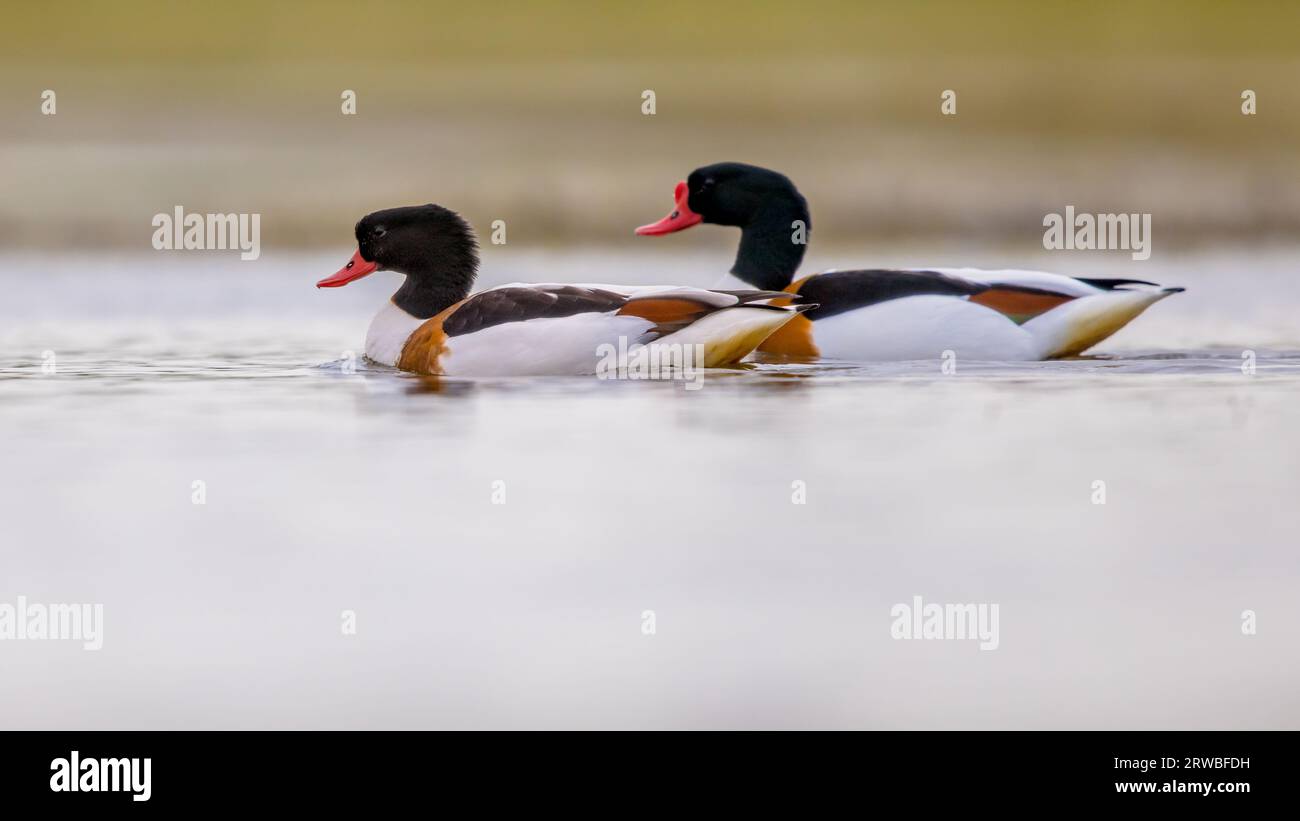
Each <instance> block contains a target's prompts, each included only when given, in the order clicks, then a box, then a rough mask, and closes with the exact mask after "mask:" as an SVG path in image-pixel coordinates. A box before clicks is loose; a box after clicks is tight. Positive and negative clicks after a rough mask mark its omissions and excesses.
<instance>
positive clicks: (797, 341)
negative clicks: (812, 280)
mask: <svg viewBox="0 0 1300 821" xmlns="http://www.w3.org/2000/svg"><path fill="white" fill-rule="evenodd" d="M807 281H808V277H804V278H803V279H799V280H795V281H794V282H791V283H790V284H789V285H787V286H786V287H785V290H787V291H789V292H790V293H792V294H797V293H799V289H800V288H801V287H802V286H803V284H804V283H805V282H807ZM792 301H793V300H789V299H774V300H772V301H771V302H769V303H768V304H769V305H781V306H785V305H789V304H790V303H791V302H792ZM758 349H759V350H760V351H762V352H763V353H770V354H778V355H780V356H809V357H815V356H820V355H821V351H820V350H818V348H817V343H815V342H813V323H812V320H811V319H809V318H808V317H806V316H804V315H803V314H799V315H798V316H796V317H795V318H794V319H792V320H790V321H789V322H787V323H785V324H784V325H782V326H781V327H780V328H777V330H776V333H774V334H772V335H771V336H769V337H768V338H767V339H765V340H763V344H761V345H759V346H758Z"/></svg>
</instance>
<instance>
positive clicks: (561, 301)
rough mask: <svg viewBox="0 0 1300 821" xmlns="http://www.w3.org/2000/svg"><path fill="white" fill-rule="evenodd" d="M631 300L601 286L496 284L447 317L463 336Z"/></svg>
mask: <svg viewBox="0 0 1300 821" xmlns="http://www.w3.org/2000/svg"><path fill="white" fill-rule="evenodd" d="M626 303H627V297H625V296H623V295H622V294H616V293H614V292H612V291H602V290H600V289H599V288H579V287H577V286H574V285H562V286H558V287H555V288H493V289H492V290H490V291H483V292H482V293H479V294H475V295H474V296H472V297H470V298H469V299H467V300H465V301H464V302H463V303H461V305H460V307H458V308H457V309H456V310H455V311H453V312H452V313H451V315H450V316H448V317H447V318H446V319H444V320H443V323H442V329H443V332H444V333H446V334H447V336H463V335H464V334H472V333H474V332H475V331H481V330H483V329H484V328H490V327H492V326H493V325H503V324H505V323H507V322H523V321H525V320H529V319H555V318H559V317H565V316H574V315H575V314H586V313H605V312H608V311H614V310H617V309H619V308H621V307H623V305H625V304H626Z"/></svg>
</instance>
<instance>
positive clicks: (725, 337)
mask: <svg viewBox="0 0 1300 821" xmlns="http://www.w3.org/2000/svg"><path fill="white" fill-rule="evenodd" d="M355 233H356V239H357V250H356V252H355V253H353V255H352V258H351V259H350V260H348V262H347V264H346V265H344V266H343V267H342V268H340V269H339V270H338V271H336V272H335V273H333V274H331V275H330V276H328V277H325V278H324V279H322V280H320V281H319V282H317V283H316V287H318V288H339V287H342V286H344V285H347V284H349V283H352V282H356V281H357V280H359V279H361V278H363V277H367V276H369V275H370V274H373V273H374V272H376V271H394V272H397V273H400V274H402V275H404V277H405V279H404V281H403V282H402V284H401V287H399V288H398V289H397V292H396V293H394V294H393V296H392V298H391V299H389V301H388V302H387V304H385V305H384V306H383V307H382V308H381V309H380V310H379V312H378V313H377V314H376V315H375V317H374V319H373V320H372V321H371V323H370V327H369V330H368V331H367V333H366V342H365V355H366V357H367V358H369V359H370V360H371V361H373V362H376V363H379V364H381V365H388V366H391V367H395V368H398V369H400V370H404V371H409V372H412V373H418V374H424V375H429V376H546V375H585V374H593V373H599V372H600V367H599V366H600V363H601V362H602V361H604V362H606V363H608V361H609V360H608V354H607V353H602V352H608V351H609V350H610V349H611V346H617V350H620V351H628V350H629V349H631V348H632V346H636V345H641V346H656V345H661V346H668V345H678V344H680V345H688V346H699V347H694V348H692V349H691V352H692V355H690V356H689V361H690V364H692V365H694V366H696V367H700V368H717V367H724V366H730V365H734V364H736V363H738V362H739V361H740V360H742V359H743V358H745V357H746V356H748V355H749V354H750V353H751V352H752V351H753V350H754V349H755V348H756V347H757V346H758V345H759V343H760V342H762V341H763V340H764V339H766V338H767V337H768V336H769V335H770V334H772V333H774V332H776V331H777V330H779V329H780V328H781V327H782V326H783V325H784V324H785V323H786V322H789V321H790V320H792V319H793V318H794V317H796V316H797V315H798V314H799V313H800V312H802V311H804V310H808V307H809V306H804V305H790V304H782V305H773V304H769V303H770V302H771V301H772V300H774V299H775V300H779V301H782V302H783V303H788V299H786V298H788V296H789V295H788V294H785V293H782V292H777V291H770V292H769V291H762V290H756V289H752V288H743V289H733V290H707V289H700V288H691V287H684V286H673V285H651V286H628V285H602V284H560V283H535V284H525V283H511V284H507V285H501V286H498V287H495V288H488V289H486V290H483V291H480V292H478V293H475V294H473V295H471V293H470V290H471V288H472V287H473V284H474V280H475V278H476V276H477V275H478V266H479V252H478V247H479V246H478V239H477V237H476V235H475V233H474V230H473V228H472V227H471V226H470V224H469V223H468V222H467V221H466V220H465V219H464V218H463V217H461V216H460V215H459V214H457V213H456V212H455V211H452V210H451V209H448V208H444V207H442V206H440V205H435V204H433V203H429V204H426V205H415V206H403V207H399V208H389V209H385V210H381V211H375V212H373V213H371V214H367V215H366V216H364V217H362V218H361V219H360V220H359V221H358V222H357V224H356V229H355ZM664 350H668V351H672V350H681V349H671V348H665V349H664ZM694 354H698V355H694ZM665 361H667V360H665Z"/></svg>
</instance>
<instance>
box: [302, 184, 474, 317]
mask: <svg viewBox="0 0 1300 821" xmlns="http://www.w3.org/2000/svg"><path fill="white" fill-rule="evenodd" d="M356 235H357V254H356V256H354V257H353V259H352V261H351V262H349V263H348V264H347V265H346V266H345V267H344V268H343V269H342V270H340V271H339V272H338V273H337V274H335V275H334V276H333V277H330V278H328V279H326V280H322V282H320V283H318V284H319V285H322V286H325V287H336V286H338V285H344V284H346V283H348V282H351V281H353V280H355V279H360V278H361V277H362V276H365V275H367V274H369V273H370V272H372V271H376V270H385V271H396V272H398V273H399V274H405V275H406V282H404V283H402V287H401V288H400V289H398V291H397V293H396V294H394V295H393V302H394V303H396V304H397V306H398V307H399V308H401V309H403V310H404V311H406V312H407V313H409V314H411V315H412V316H416V317H419V318H422V319H423V318H428V317H431V316H433V315H435V314H437V313H438V312H440V311H442V310H443V309H444V308H447V307H449V306H450V305H452V304H454V303H456V302H459V301H460V300H462V299H464V298H465V297H466V296H468V295H469V290H470V288H471V287H472V286H473V284H474V277H475V275H476V274H477V273H478V240H477V239H476V238H475V236H474V229H473V228H471V227H470V225H469V223H467V222H466V221H465V220H464V219H463V218H461V216H460V214H457V213H456V212H455V211H452V210H450V209H448V208H443V207H442V206H440V205H433V204H432V203H430V204H429V205H412V206H407V207H404V208H387V209H384V210H383V211H375V212H374V213H373V214H367V215H366V216H364V217H362V218H361V220H360V221H359V222H357V227H356Z"/></svg>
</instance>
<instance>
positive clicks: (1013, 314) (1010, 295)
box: [970, 288, 1074, 325]
mask: <svg viewBox="0 0 1300 821" xmlns="http://www.w3.org/2000/svg"><path fill="white" fill-rule="evenodd" d="M1072 299H1074V297H1072V296H1064V295H1061V294H1033V293H1025V292H1024V291H1016V290H1011V289H1006V288H990V289H988V290H987V291H984V292H982V293H978V294H975V295H973V296H971V297H970V301H971V302H974V303H975V304H976V305H983V306H984V307H986V308H992V309H993V310H995V311H997V312H998V313H1000V314H1005V315H1006V316H1007V317H1008V318H1010V319H1011V320H1012V321H1013V322H1015V323H1016V324H1017V325H1019V324H1021V323H1024V322H1028V321H1029V320H1031V319H1033V318H1034V317H1036V316H1038V315H1039V314H1044V313H1047V312H1048V311H1050V310H1052V309H1053V308H1055V307H1056V306H1058V305H1061V304H1063V303H1066V302H1069V301H1070V300H1072Z"/></svg>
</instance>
